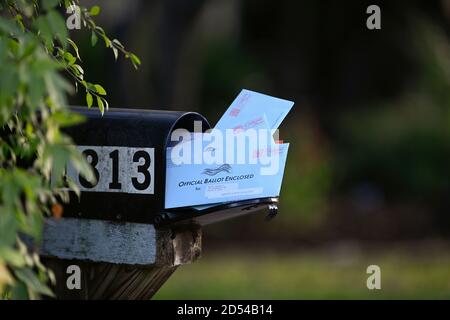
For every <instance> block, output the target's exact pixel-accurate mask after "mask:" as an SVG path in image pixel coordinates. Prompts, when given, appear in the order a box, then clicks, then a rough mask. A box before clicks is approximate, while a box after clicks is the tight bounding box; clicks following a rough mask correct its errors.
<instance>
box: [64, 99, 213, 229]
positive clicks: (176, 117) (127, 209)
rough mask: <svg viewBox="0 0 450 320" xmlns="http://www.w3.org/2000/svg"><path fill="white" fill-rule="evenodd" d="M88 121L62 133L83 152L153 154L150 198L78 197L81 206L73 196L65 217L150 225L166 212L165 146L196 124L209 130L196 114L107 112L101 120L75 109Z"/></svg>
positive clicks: (94, 194)
mask: <svg viewBox="0 0 450 320" xmlns="http://www.w3.org/2000/svg"><path fill="white" fill-rule="evenodd" d="M72 110H73V111H76V112H78V113H80V114H83V115H84V116H86V117H87V121H86V122H85V123H83V124H81V125H77V126H74V127H70V128H68V129H66V132H67V133H68V134H69V135H70V136H71V137H72V139H73V140H74V142H75V144H77V145H87V146H123V147H146V148H155V160H154V164H155V171H154V177H153V178H154V194H129V193H118V192H115V193H109V192H82V195H81V198H80V200H79V199H78V198H77V197H76V196H75V195H74V194H72V195H71V201H70V204H68V205H66V206H65V208H64V216H66V217H79V218H89V219H103V220H115V221H129V222H141V223H152V222H153V220H154V216H156V215H157V214H159V213H160V212H162V210H163V209H164V193H165V179H166V154H165V150H166V146H167V144H168V142H169V141H170V134H171V132H172V131H173V130H175V129H177V128H184V129H187V130H189V131H193V126H194V121H196V120H197V121H202V128H203V129H204V130H207V129H209V128H210V126H209V123H208V121H207V120H206V119H205V118H204V117H203V116H202V115H200V114H198V113H195V112H176V111H156V110H131V109H110V110H109V111H108V112H106V113H105V114H104V116H103V117H102V116H101V114H100V112H99V111H98V110H92V109H91V110H89V109H88V108H86V107H73V108H72Z"/></svg>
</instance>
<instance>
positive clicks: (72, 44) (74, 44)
mask: <svg viewBox="0 0 450 320" xmlns="http://www.w3.org/2000/svg"><path fill="white" fill-rule="evenodd" d="M67 42H68V43H69V44H70V45H71V46H72V48H73V50H74V51H75V55H76V57H77V58H78V60H80V61H81V58H80V53H79V52H78V46H77V45H76V43H75V42H73V41H72V39H69V38H68V39H67Z"/></svg>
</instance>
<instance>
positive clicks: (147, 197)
mask: <svg viewBox="0 0 450 320" xmlns="http://www.w3.org/2000/svg"><path fill="white" fill-rule="evenodd" d="M261 97H262V98H266V97H268V98H269V99H276V102H278V103H280V102H281V103H282V104H283V106H284V107H285V108H284V109H283V108H281V109H280V110H281V113H279V112H278V113H275V114H269V113H268V112H264V108H263V107H264V101H262V102H261V101H260V98H261ZM286 102H288V101H286V100H281V99H277V98H273V97H269V96H264V95H261V94H258V93H254V92H251V91H247V90H244V91H243V92H242V93H241V94H240V95H239V96H238V98H236V100H235V101H234V102H233V104H232V105H231V106H230V109H229V110H228V111H227V113H226V114H225V115H224V117H222V119H221V120H220V121H219V123H218V125H220V124H221V123H223V126H226V127H227V128H229V129H231V130H233V132H236V130H237V129H238V131H240V132H245V131H246V129H247V128H244V129H243V127H245V126H261V125H263V126H266V127H268V128H269V129H273V128H277V126H278V125H279V123H281V121H282V119H283V118H284V116H285V115H286V114H287V112H288V111H289V109H290V107H292V103H291V102H288V106H287V107H286ZM252 103H256V104H257V105H258V106H259V107H260V108H259V109H255V108H254V106H253V107H252V106H251V104H252ZM244 109H246V111H244ZM73 110H74V111H76V112H78V113H80V114H82V115H84V116H85V117H86V118H87V121H85V122H84V123H82V124H80V125H77V126H75V127H71V128H68V129H67V133H68V134H69V135H70V136H71V137H72V139H73V141H74V142H75V144H76V145H77V148H78V149H79V150H80V151H82V153H83V154H84V155H85V157H86V159H87V161H88V162H89V163H90V165H91V166H92V168H93V171H94V174H95V177H96V181H95V182H89V181H87V180H85V179H84V177H82V176H80V175H79V174H78V172H77V171H76V170H75V169H74V168H73V167H72V166H69V167H68V169H67V175H68V176H69V177H70V178H71V179H72V180H73V181H74V182H75V183H76V184H77V185H78V186H79V188H80V190H81V197H80V198H78V197H77V196H76V195H75V194H71V201H70V203H69V204H67V205H66V206H65V208H64V216H65V217H73V218H85V219H100V220H109V221H124V222H137V223H149V224H155V225H166V224H184V223H194V224H198V225H207V224H211V223H214V222H218V221H222V220H225V219H229V218H233V217H236V216H240V215H244V214H248V213H252V212H255V211H259V210H261V209H269V216H273V215H275V214H276V211H277V204H278V195H279V190H280V187H281V179H282V173H283V171H284V162H283V163H282V168H281V174H280V176H278V177H277V178H276V179H277V180H276V181H277V182H276V183H275V186H274V183H273V182H271V181H268V183H266V184H267V187H266V188H262V187H261V186H260V185H261V183H262V181H266V180H267V179H266V178H260V177H259V174H253V173H252V174H247V175H243V174H241V173H242V172H240V171H239V170H241V169H239V168H245V166H236V167H234V166H230V165H228V164H226V166H228V167H225V168H224V167H223V165H222V166H220V165H219V168H220V169H219V170H217V168H216V169H208V168H206V169H205V168H204V167H202V165H206V166H210V165H209V164H197V163H196V164H192V165H191V164H189V163H187V164H186V163H182V164H181V165H180V164H178V165H175V164H174V163H172V162H171V161H172V160H173V157H172V154H173V153H174V152H173V151H175V150H174V149H175V148H176V147H177V146H178V145H181V144H183V143H184V144H185V145H186V144H189V143H190V142H194V143H195V141H196V139H197V138H196V137H198V136H199V135H200V136H202V137H203V136H204V135H206V134H207V133H205V131H207V130H208V129H210V125H209V123H208V121H207V120H206V119H205V118H204V117H203V116H202V115H200V114H198V113H195V112H174V111H155V110H131V109H110V110H109V111H108V112H106V113H105V114H104V115H103V116H102V115H101V114H100V113H99V112H98V110H89V109H87V108H81V107H74V108H73ZM230 110H231V111H230ZM280 110H278V111H280ZM245 112H247V113H248V115H247V117H246V119H247V118H249V117H250V118H249V119H250V120H248V121H250V122H248V121H247V122H246V121H244V123H242V124H241V125H239V124H238V125H235V124H233V123H231V122H232V121H233V120H236V119H239V120H237V121H241V122H242V119H240V118H239V117H237V114H238V113H243V114H245ZM227 116H231V120H232V121H231V122H229V121H228V119H226V118H227ZM274 118H276V120H275V122H273V123H271V124H269V122H270V121H272V119H274ZM255 119H260V120H258V121H256V122H255ZM261 119H262V120H261ZM227 121H228V123H226V122H227ZM218 125H216V128H218ZM198 127H200V128H201V129H200V131H198ZM177 130H178V131H180V130H181V131H182V132H184V134H185V136H184V137H183V139H181V140H180V142H179V143H177V142H176V141H175V143H174V139H173V134H174V132H176V131H177ZM213 132H214V130H213ZM208 134H209V133H208ZM186 135H188V137H189V139H187V140H189V141H188V142H189V143H186V141H184V140H186ZM196 135H197V136H196ZM193 137H194V138H193ZM270 137H271V138H270V139H272V134H270ZM204 146H206V147H207V145H206V144H205V145H202V146H200V147H201V148H203V147H204ZM281 146H282V145H281ZM203 149H204V148H203ZM169 153H170V154H169ZM182 153H183V152H181V154H182ZM286 153H287V147H286ZM178 154H180V153H178ZM196 154H197V153H196V152H192V154H191V155H192V156H194V157H195V155H196ZM284 161H285V157H284ZM169 162H170V163H169ZM194 167H195V168H197V169H198V170H201V172H202V173H203V174H204V175H206V176H207V177H208V178H206V179H204V180H202V181H200V184H203V182H204V181H213V182H214V183H209V185H201V186H200V185H195V183H194V184H190V183H188V182H186V181H192V179H191V178H192V177H191V176H190V175H192V174H195V172H194V171H195V170H191V169H192V168H194ZM216 167H217V166H216ZM232 168H233V170H235V171H236V172H235V173H236V175H235V176H236V177H251V179H247V180H252V182H247V181H246V182H245V183H252V184H253V185H252V187H251V188H250V187H248V186H246V188H240V187H238V183H235V182H233V181H231V182H232V183H220V181H222V182H224V181H225V180H224V179H228V177H225V176H224V175H229V176H230V178H229V179H233V176H231V175H230V174H231V169H232ZM235 168H236V169H235ZM252 168H253V170H256V168H258V165H257V164H256V166H255V165H254V166H253V167H252ZM198 170H197V172H199V171H198ZM205 170H206V171H205ZM208 170H212V171H208ZM245 170H247V169H245ZM191 171H192V172H194V173H192V172H191ZM205 172H206V173H205ZM221 175H222V176H224V177H221V178H220V176H221ZM180 179H181V180H180ZM221 179H222V180H221ZM258 179H266V180H258ZM182 180H183V181H184V182H182V183H180V182H179V181H182ZM217 181H219V183H217ZM205 184H206V183H205ZM277 184H278V186H277ZM230 188H232V189H230ZM223 190H224V191H223ZM242 190H244V191H245V192H243V191H242ZM255 190H256V191H255ZM263 190H266V192H263Z"/></svg>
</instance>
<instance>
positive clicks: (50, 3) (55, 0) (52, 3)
mask: <svg viewBox="0 0 450 320" xmlns="http://www.w3.org/2000/svg"><path fill="white" fill-rule="evenodd" d="M60 2H61V1H60V0H42V6H43V7H44V9H45V10H50V9H53V8H54V7H56V6H57V5H58V4H59V3H60Z"/></svg>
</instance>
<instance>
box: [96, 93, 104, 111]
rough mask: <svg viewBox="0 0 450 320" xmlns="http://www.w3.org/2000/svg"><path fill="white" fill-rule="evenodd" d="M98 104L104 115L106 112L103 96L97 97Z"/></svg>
mask: <svg viewBox="0 0 450 320" xmlns="http://www.w3.org/2000/svg"><path fill="white" fill-rule="evenodd" d="M97 104H98V108H99V109H100V112H101V114H102V115H103V114H104V113H105V106H104V104H103V100H102V98H101V97H97Z"/></svg>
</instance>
